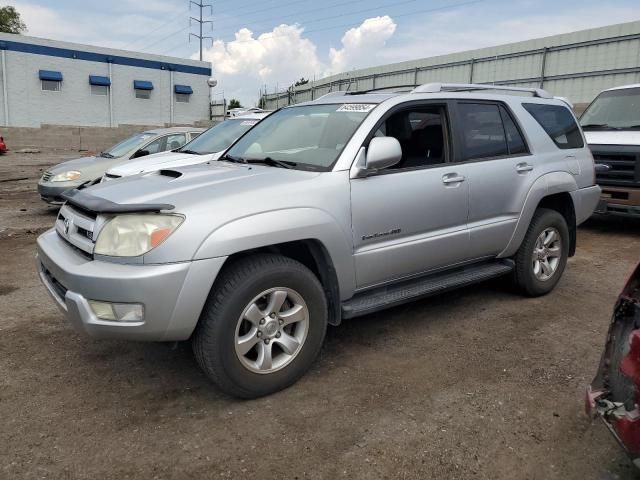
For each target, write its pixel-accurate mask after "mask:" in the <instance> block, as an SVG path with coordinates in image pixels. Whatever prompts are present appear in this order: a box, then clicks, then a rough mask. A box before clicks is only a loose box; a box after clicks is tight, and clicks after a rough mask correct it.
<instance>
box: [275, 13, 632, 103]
mask: <svg viewBox="0 0 640 480" xmlns="http://www.w3.org/2000/svg"><path fill="white" fill-rule="evenodd" d="M429 82H448V83H493V84H496V85H514V86H519V87H542V88H544V89H546V90H548V91H549V92H551V93H552V94H554V95H557V96H563V97H567V98H568V99H569V100H571V101H572V102H573V103H574V104H584V103H588V102H590V101H591V100H593V98H594V97H595V95H596V94H597V93H598V92H600V91H601V90H603V89H605V88H610V87H614V86H618V85H625V84H629V83H640V21H637V22H630V23H622V24H618V25H610V26H607V27H601V28H594V29H590V30H582V31H579V32H574V33H567V34H562V35H554V36H551V37H544V38H538V39H534V40H528V41H524V42H518V43H511V44H507V45H500V46H497V47H490V48H482V49H478V50H469V51H466V52H460V53H454V54H450V55H443V56H439V57H432V58H425V59H421V60H414V61H408V62H402V63H395V64H391V65H383V66H379V67H373V68H366V69H362V70H353V71H351V72H348V73H344V74H338V75H333V76H330V77H326V78H323V79H321V80H318V81H315V82H310V83H308V84H306V85H301V86H299V87H294V88H292V89H290V90H287V91H283V92H279V93H277V94H276V93H274V94H268V95H265V96H263V99H264V101H265V108H267V109H274V108H278V107H282V106H283V105H289V104H293V103H299V102H305V101H309V100H313V99H315V98H318V97H320V96H322V95H324V94H326V93H329V92H331V91H336V90H349V91H362V90H371V89H380V88H387V87H400V86H415V85H420V84H423V83H429Z"/></svg>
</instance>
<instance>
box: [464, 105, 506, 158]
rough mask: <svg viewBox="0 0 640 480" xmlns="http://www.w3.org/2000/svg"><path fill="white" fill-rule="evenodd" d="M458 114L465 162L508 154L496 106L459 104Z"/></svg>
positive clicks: (500, 118)
mask: <svg viewBox="0 0 640 480" xmlns="http://www.w3.org/2000/svg"><path fill="white" fill-rule="evenodd" d="M458 113H459V123H460V125H459V128H460V131H461V135H462V148H463V151H464V159H465V160H472V159H474V158H491V157H500V156H503V155H508V154H509V148H508V147H507V140H506V138H505V135H504V128H503V126H502V117H500V110H499V109H498V106H497V105H489V104H483V103H460V104H458Z"/></svg>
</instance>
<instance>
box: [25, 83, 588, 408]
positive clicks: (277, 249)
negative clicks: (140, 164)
mask: <svg viewBox="0 0 640 480" xmlns="http://www.w3.org/2000/svg"><path fill="white" fill-rule="evenodd" d="M503 90H504V91H503ZM599 196H600V188H599V187H597V186H596V185H595V184H594V165H593V159H592V156H591V153H590V152H589V149H588V148H587V146H586V144H585V141H584V138H583V135H582V131H581V130H580V127H579V126H578V124H577V122H576V119H575V117H574V115H573V113H572V112H571V111H570V109H569V108H568V107H567V104H566V103H564V102H563V101H561V100H557V99H554V98H553V97H552V96H551V95H549V94H548V93H547V92H545V91H543V90H523V89H515V88H514V89H507V88H504V87H503V88H501V87H487V86H481V85H442V84H429V85H423V86H421V87H418V88H416V89H414V90H413V91H412V92H410V93H404V94H395V93H365V94H349V93H346V92H336V93H334V94H329V95H327V96H325V97H322V98H320V99H318V100H316V101H313V102H309V103H304V104H300V105H296V106H291V107H287V108H283V109H281V110H279V111H278V112H276V113H274V114H272V115H270V116H269V117H267V118H266V119H264V120H263V121H262V122H260V123H259V124H258V125H256V126H255V127H254V128H252V129H251V130H249V131H248V132H247V133H246V134H245V135H244V136H242V137H240V139H239V140H237V141H236V142H235V143H234V144H233V145H232V146H231V147H230V148H229V149H228V150H227V151H226V152H225V154H224V156H222V157H221V159H220V160H219V161H214V162H210V163H209V164H204V165H199V166H191V167H186V168H180V169H170V170H160V171H158V172H153V173H147V174H143V175H138V176H132V177H127V178H124V179H122V180H118V181H114V182H109V183H103V184H100V185H96V186H93V187H90V188H88V189H85V190H72V191H70V192H67V193H65V198H66V204H65V205H64V206H63V207H62V209H61V210H60V213H59V215H58V218H57V220H56V223H55V228H53V229H51V230H50V231H48V232H46V233H44V234H43V235H42V236H40V238H39V239H38V247H37V248H38V257H37V265H38V270H39V273H40V277H41V279H42V281H43V283H44V284H45V286H46V287H47V289H48V290H49V292H50V293H51V295H52V296H53V298H54V299H55V301H56V302H57V303H58V305H59V306H60V307H61V309H62V310H63V311H64V312H65V314H66V316H67V318H68V320H69V321H70V322H71V323H72V324H73V325H74V326H75V328H77V329H78V330H80V331H84V332H86V333H88V334H89V335H91V336H94V337H100V338H121V339H130V340H152V341H180V340H190V341H191V342H192V344H193V349H194V352H195V356H196V358H197V360H198V362H199V364H200V366H201V367H202V369H203V370H204V371H205V372H206V373H207V375H208V376H209V377H210V378H211V379H212V380H213V381H214V382H215V383H216V384H217V385H218V386H219V387H220V388H221V389H222V390H224V391H225V392H227V393H229V394H231V395H235V396H239V397H244V398H251V397H257V396H260V395H265V394H269V393H271V392H274V391H277V390H279V389H282V388H285V387H287V386H289V385H291V384H292V383H293V382H295V381H296V380H297V379H298V378H300V377H301V376H302V375H303V374H304V373H305V371H307V370H308V369H309V368H310V366H311V364H312V362H313V361H314V359H315V357H316V355H317V354H318V352H319V351H320V348H321V346H322V342H323V339H324V336H325V331H326V328H327V324H331V325H337V324H339V323H340V322H341V321H342V320H343V319H348V318H352V317H356V316H359V315H364V314H368V313H371V312H374V311H377V310H381V309H384V308H389V307H392V306H395V305H399V304H402V303H404V302H408V301H411V300H414V299H416V298H421V297H425V296H429V295H434V294H438V293H440V292H443V291H445V290H448V289H452V288H456V287H461V286H465V285H469V284H471V283H474V282H478V281H482V280H485V279H488V278H492V277H497V276H500V275H507V274H511V275H512V278H513V281H514V282H515V284H516V285H517V286H518V287H519V288H520V289H521V291H522V292H523V293H524V294H526V295H530V296H536V295H544V294H546V293H548V292H550V291H551V290H552V289H553V288H554V286H555V285H556V284H557V283H558V281H559V280H560V276H561V275H562V272H563V270H564V268H565V265H566V262H567V257H569V256H572V255H573V254H574V253H575V249H576V226H577V225H578V224H580V223H581V222H583V221H584V220H585V219H587V218H588V217H589V216H590V215H591V214H592V212H593V210H594V207H595V205H596V203H597V202H598V198H599Z"/></svg>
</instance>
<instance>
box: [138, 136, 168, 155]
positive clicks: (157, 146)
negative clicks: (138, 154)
mask: <svg viewBox="0 0 640 480" xmlns="http://www.w3.org/2000/svg"><path fill="white" fill-rule="evenodd" d="M166 144H167V137H160V138H156V139H155V140H154V141H153V142H151V143H150V144H149V145H147V146H146V147H143V148H142V150H145V151H147V152H149V155H153V154H154V153H158V152H164V151H165V150H166V147H165V146H166Z"/></svg>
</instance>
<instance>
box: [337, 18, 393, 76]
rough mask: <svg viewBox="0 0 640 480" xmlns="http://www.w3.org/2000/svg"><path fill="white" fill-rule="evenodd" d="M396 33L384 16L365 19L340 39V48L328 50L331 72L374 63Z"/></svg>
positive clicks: (391, 22)
mask: <svg viewBox="0 0 640 480" xmlns="http://www.w3.org/2000/svg"><path fill="white" fill-rule="evenodd" d="M395 31H396V24H395V22H394V21H393V20H392V19H391V17H389V16H388V15H385V16H383V17H374V18H367V19H366V20H365V21H364V22H362V24H361V25H360V26H359V27H356V28H352V29H350V30H348V31H347V32H346V33H345V34H344V35H343V37H342V48H341V49H340V50H336V49H335V48H331V49H330V50H329V60H330V62H331V70H332V71H333V72H342V71H344V70H347V69H349V68H356V67H361V66H366V65H371V63H375V59H376V56H377V54H378V53H380V52H381V50H382V49H383V48H384V46H385V44H386V42H387V40H388V39H389V38H391V36H392V35H393V33H394V32H395Z"/></svg>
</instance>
